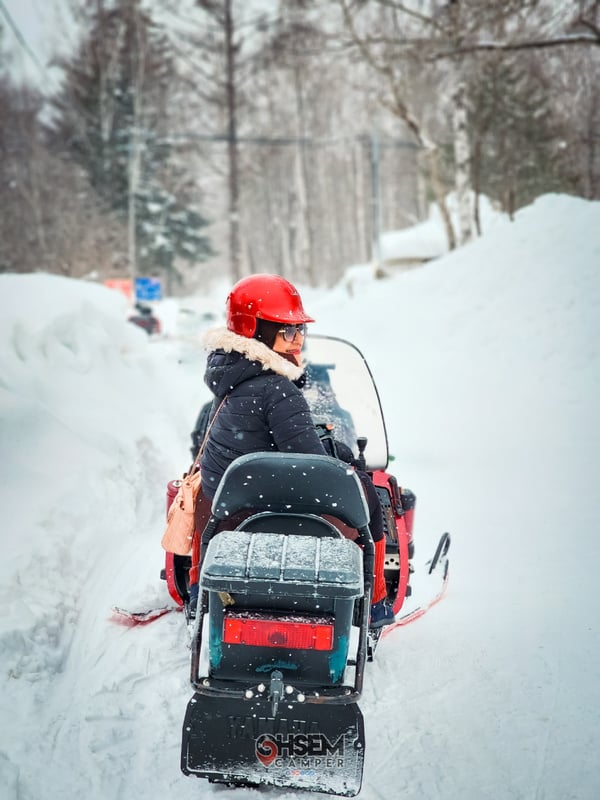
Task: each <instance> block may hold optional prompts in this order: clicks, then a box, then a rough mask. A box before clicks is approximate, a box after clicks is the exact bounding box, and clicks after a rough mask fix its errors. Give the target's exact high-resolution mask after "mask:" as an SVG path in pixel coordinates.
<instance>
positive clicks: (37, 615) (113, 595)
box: [0, 195, 600, 800]
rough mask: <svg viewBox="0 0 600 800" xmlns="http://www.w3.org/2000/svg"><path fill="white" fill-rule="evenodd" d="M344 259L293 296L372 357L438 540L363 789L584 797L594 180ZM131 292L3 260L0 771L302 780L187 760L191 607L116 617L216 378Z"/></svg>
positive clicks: (598, 368) (595, 476)
mask: <svg viewBox="0 0 600 800" xmlns="http://www.w3.org/2000/svg"><path fill="white" fill-rule="evenodd" d="M352 281H353V289H354V290H353V294H352V297H350V296H349V295H348V293H347V282H344V281H343V282H341V284H340V286H339V287H338V288H337V289H334V290H332V291H329V292H316V291H314V290H311V291H306V292H305V293H304V294H305V299H306V303H305V305H306V306H307V308H308V309H309V310H310V312H311V313H312V314H313V315H314V316H315V317H316V318H317V320H318V322H317V323H316V325H315V330H316V331H317V332H319V333H327V334H335V335H337V336H341V337H343V338H347V339H349V340H350V341H352V342H353V343H355V344H356V345H357V346H358V347H360V348H361V349H362V350H363V352H364V354H365V356H366V357H367V360H368V361H369V364H370V366H371V369H372V371H373V373H374V375H375V378H376V381H377V383H378V387H379V391H380V394H381V399H382V404H383V407H384V411H385V413H386V422H387V427H388V435H389V439H390V449H391V451H392V453H393V454H394V455H395V461H394V462H393V471H394V472H395V474H396V475H397V476H398V478H399V480H400V482H401V483H403V484H405V485H407V486H410V487H411V488H412V489H413V490H414V491H415V492H416V494H417V497H418V504H417V517H416V530H415V538H416V545H417V557H416V560H417V561H419V560H420V559H422V560H425V559H426V558H427V556H428V555H429V552H430V549H431V547H432V546H433V544H434V542H435V541H436V540H437V538H438V536H439V534H440V533H441V532H442V531H443V530H449V531H450V532H451V533H452V537H453V544H452V550H451V578H450V585H449V589H448V593H447V596H446V598H445V600H444V601H443V602H442V603H441V604H439V605H437V606H436V607H435V608H434V609H432V611H431V612H430V613H429V614H428V615H426V616H425V617H423V618H421V619H420V620H419V621H417V622H415V623H414V624H413V625H410V626H408V627H406V628H403V629H400V630H398V631H394V632H393V634H392V635H390V636H389V637H387V638H386V639H385V640H384V641H383V642H382V644H381V646H380V648H379V650H378V653H377V660H376V662H375V663H374V664H372V665H370V667H369V670H368V674H367V676H366V686H365V692H364V697H363V701H362V703H361V708H362V710H363V713H364V715H365V720H366V733H367V754H366V765H365V774H364V782H363V790H362V793H361V798H362V799H363V800H395V798H399V797H402V798H407V799H409V798H412V799H413V800H436V799H437V798H439V799H440V800H483V799H485V800H487V799H488V798H489V799H490V800H507V799H508V798H519V799H521V798H522V799H523V800H530V799H533V798H536V800H566V799H567V798H571V800H595V798H597V797H598V796H600V771H599V767H598V752H599V748H600V682H599V680H598V669H599V664H600V625H599V623H598V611H599V610H600V603H599V601H598V587H597V574H598V563H600V537H599V530H600V510H599V503H598V484H599V481H600V424H599V422H598V419H599V416H598V408H599V405H600V352H599V350H600V203H591V202H587V201H584V200H581V199H578V198H573V197H565V196H557V195H549V196H545V197H543V198H540V199H539V200H537V201H536V202H535V203H534V204H533V205H532V206H530V207H528V208H526V209H523V210H522V211H521V212H520V213H519V214H518V215H517V218H516V220H515V221H514V222H513V223H510V222H508V221H500V220H496V222H495V224H494V226H493V227H491V228H490V230H489V231H488V232H487V233H486V234H485V236H484V237H483V238H481V239H479V240H477V241H476V242H474V243H472V244H471V245H469V246H467V247H464V248H462V249H460V250H459V251H456V252H454V253H452V254H449V255H446V256H444V257H442V258H440V259H438V260H436V261H432V262H430V263H429V264H428V265H427V266H426V267H423V268H421V269H416V270H412V271H409V272H406V273H400V274H396V275H394V276H393V277H390V278H388V279H386V280H381V281H374V280H373V279H371V278H370V277H369V273H368V271H367V270H363V271H360V270H354V272H353V278H352ZM224 299H225V298H224V295H223V287H219V293H218V296H216V297H215V308H216V311H217V313H220V311H221V309H222V304H223V302H224ZM124 302H125V301H124V300H122V299H121V297H120V296H119V295H118V294H117V293H111V292H110V291H109V290H106V289H103V288H100V287H96V286H92V285H89V284H85V283H82V282H75V281H70V280H67V279H61V278H58V277H50V276H44V275H36V276H11V275H2V276H0V310H1V314H0V332H1V334H2V336H1V339H0V341H1V342H2V344H1V345H0V404H1V422H0V432H1V434H0V435H1V447H2V467H1V469H2V481H1V484H0V491H1V492H2V496H1V502H0V509H1V511H0V513H1V514H2V523H1V531H2V532H1V536H2V555H3V557H2V560H1V563H0V574H1V578H2V580H1V584H0V587H1V588H0V667H1V669H2V683H1V689H0V716H1V720H2V722H1V731H0V787H2V789H1V790H0V796H1V797H2V798H3V800H17V798H18V800H58V799H59V798H65V800H73V798H78V797H85V798H86V800H108V799H109V798H110V800H114V799H116V798H130V797H145V798H148V799H149V800H155V798H156V800H159V798H160V800H163V799H164V798H178V800H188V799H189V800H192V798H194V799H197V798H199V797H201V798H209V797H218V798H220V799H221V800H229V798H232V800H233V798H236V800H237V799H239V798H240V797H259V796H261V795H263V794H268V795H269V796H271V797H277V798H281V800H284V799H285V800H291V799H292V798H294V800H298V799H299V798H300V797H302V796H303V795H302V794H301V793H299V792H285V791H281V792H280V791H276V790H272V791H265V790H263V791H261V792H258V791H256V790H233V789H227V788H223V787H213V786H210V785H209V784H207V783H206V782H204V781H197V780H195V779H193V778H185V777H184V776H183V775H181V773H180V771H179V746H180V731H181V723H182V720H183V714H184V710H185V706H186V703H187V701H188V699H189V697H190V695H191V691H190V687H189V683H188V673H189V651H188V649H187V633H186V631H185V629H184V623H183V620H182V618H181V615H177V614H173V615H169V616H167V617H165V618H163V619H161V620H159V621H157V622H155V623H153V624H152V625H150V626H148V627H145V628H136V629H128V628H124V627H120V626H117V625H115V624H113V623H111V622H110V621H109V617H110V610H111V607H112V606H113V605H114V604H117V605H118V604H122V605H128V606H132V605H136V603H137V602H141V603H142V604H145V603H152V602H156V601H163V600H164V599H165V597H166V591H165V588H164V585H163V584H162V583H161V582H160V581H159V579H158V575H159V571H160V568H161V566H162V551H161V548H160V536H161V534H162V529H163V510H164V489H165V484H166V482H167V480H168V479H170V478H171V477H175V476H177V475H178V474H179V473H180V472H181V470H182V469H183V468H184V467H185V466H187V464H188V460H189V450H188V446H189V431H190V429H191V427H192V424H193V422H194V418H195V415H196V412H197V410H198V408H199V407H200V405H201V404H202V402H203V401H204V400H205V399H206V397H207V391H206V389H205V387H204V385H203V383H202V377H201V375H202V367H203V358H202V354H201V352H196V351H194V350H192V349H191V347H190V342H189V337H188V338H186V340H185V341H184V342H183V343H182V342H181V341H179V340H178V339H177V338H175V337H171V338H167V337H165V338H163V339H158V340H149V339H148V337H147V336H146V334H145V333H144V332H143V331H141V330H139V329H137V328H135V327H134V326H133V325H131V324H129V323H127V322H125V318H126V308H125V306H124ZM192 306H193V303H192ZM182 348H183V350H184V352H185V357H183V358H182V357H180V356H181V352H182Z"/></svg>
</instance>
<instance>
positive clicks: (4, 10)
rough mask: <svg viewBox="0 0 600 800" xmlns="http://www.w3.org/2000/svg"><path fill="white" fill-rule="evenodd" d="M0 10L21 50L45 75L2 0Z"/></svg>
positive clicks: (0, 0)
mask: <svg viewBox="0 0 600 800" xmlns="http://www.w3.org/2000/svg"><path fill="white" fill-rule="evenodd" d="M0 11H2V14H3V15H4V18H5V19H6V20H7V22H8V24H9V25H10V27H11V29H12V32H13V33H14V35H15V36H16V37H17V41H18V42H19V44H20V45H21V47H22V48H23V50H25V52H26V53H27V55H28V56H29V58H30V59H31V60H32V61H33V63H34V64H35V65H36V67H37V68H38V69H39V71H40V72H41V74H42V75H44V76H45V75H46V70H45V69H44V67H43V66H42V64H40V62H39V61H38V58H37V56H36V54H35V53H34V52H33V50H32V49H31V47H29V45H28V44H27V42H26V40H25V37H24V36H23V34H22V33H21V31H20V30H19V27H18V25H17V23H16V22H15V21H14V19H13V18H12V17H11V15H10V12H9V10H8V9H7V8H6V6H5V5H4V0H0Z"/></svg>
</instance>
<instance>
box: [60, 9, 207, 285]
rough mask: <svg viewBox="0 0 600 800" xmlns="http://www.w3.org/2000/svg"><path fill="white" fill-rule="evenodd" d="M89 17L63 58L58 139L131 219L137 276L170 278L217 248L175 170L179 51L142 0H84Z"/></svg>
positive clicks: (63, 149)
mask: <svg viewBox="0 0 600 800" xmlns="http://www.w3.org/2000/svg"><path fill="white" fill-rule="evenodd" d="M85 20H86V22H87V32H86V33H85V35H84V37H83V40H82V42H81V44H80V46H79V48H78V50H77V52H76V53H75V54H74V55H73V56H72V57H71V58H69V59H65V60H63V61H62V67H63V69H64V72H65V79H64V82H63V86H62V89H61V91H60V93H59V94H58V96H56V97H55V98H54V108H55V116H54V119H53V123H52V139H53V142H54V144H55V146H56V147H57V148H58V149H59V150H60V151H61V152H62V153H63V155H64V156H66V157H68V158H71V159H74V160H75V161H76V162H77V163H79V164H80V165H81V166H82V167H83V168H84V170H85V171H86V173H87V174H88V176H89V179H90V182H91V184H92V186H93V187H94V188H95V190H96V191H97V192H98V195H99V196H100V197H101V198H102V201H103V202H104V204H105V206H106V207H107V208H111V209H114V210H115V211H117V212H118V213H119V214H120V215H121V217H122V218H123V219H124V220H125V221H126V222H127V226H128V254H129V268H130V273H131V274H132V276H135V274H136V273H137V272H138V271H139V269H144V270H145V271H155V270H160V269H162V270H164V271H165V273H166V274H167V276H168V277H170V276H171V274H172V273H173V271H174V267H175V264H176V259H178V258H181V259H184V260H186V261H189V262H192V263H194V262H197V261H200V260H202V259H204V258H206V257H207V256H208V255H209V254H210V253H211V249H210V246H209V243H208V241H207V239H206V238H205V237H204V236H203V235H202V233H201V232H202V229H203V228H204V227H205V225H206V221H205V220H204V219H203V217H202V216H201V214H200V212H199V209H197V208H196V207H194V206H193V205H192V204H191V203H190V198H189V197H188V196H186V192H185V191H182V190H181V186H180V185H178V181H177V176H176V175H174V174H173V171H172V170H171V168H170V156H171V146H170V140H169V135H170V130H169V124H168V114H167V108H168V98H169V92H170V90H171V87H172V84H173V83H176V80H177V75H176V69H175V65H174V61H173V57H172V54H171V52H170V50H169V46H168V42H167V41H166V39H165V37H164V36H163V35H162V33H161V31H160V30H159V28H158V27H157V26H156V25H155V23H154V22H153V19H152V17H151V16H150V14H149V12H148V11H146V10H145V9H144V8H142V5H141V2H140V0H116V2H114V3H111V4H108V3H106V4H105V3H104V2H103V0H96V1H95V2H88V3H87V5H86V15H85Z"/></svg>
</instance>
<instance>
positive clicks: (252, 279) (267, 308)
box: [226, 274, 314, 339]
mask: <svg viewBox="0 0 600 800" xmlns="http://www.w3.org/2000/svg"><path fill="white" fill-rule="evenodd" d="M226 308H227V328H228V329H229V330H230V331H233V332H234V333H238V334H240V336H246V337H247V338H248V339H251V338H252V337H253V336H254V333H255V331H256V320H257V319H266V320H269V321H270V322H281V323H282V324H284V325H287V324H294V323H296V324H298V323H300V322H314V319H313V318H312V317H309V316H308V314H307V313H306V311H305V310H304V308H303V307H302V300H301V299H300V295H299V294H298V290H297V289H296V287H295V286H292V284H291V283H290V282H289V281H286V279H285V278H282V277H281V276H280V275H264V274H259V275H249V276H248V277H247V278H242V280H241V281H238V282H237V283H236V284H235V286H234V287H233V289H232V290H231V291H230V292H229V296H228V297H227V307H226Z"/></svg>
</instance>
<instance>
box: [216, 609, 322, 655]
mask: <svg viewBox="0 0 600 800" xmlns="http://www.w3.org/2000/svg"><path fill="white" fill-rule="evenodd" d="M223 641H224V642H225V643H226V644H245V645H251V646H256V647H285V648H286V649H288V650H331V649H332V647H333V624H330V623H323V622H297V621H296V622H289V621H287V620H282V619H274V618H270V619H257V618H256V617H233V616H229V617H225V620H224V622H223Z"/></svg>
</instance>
